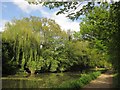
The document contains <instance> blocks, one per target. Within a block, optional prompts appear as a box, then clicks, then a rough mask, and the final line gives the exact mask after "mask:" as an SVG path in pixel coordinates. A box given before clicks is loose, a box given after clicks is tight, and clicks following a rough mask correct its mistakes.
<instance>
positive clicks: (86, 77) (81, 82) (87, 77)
mask: <svg viewBox="0 0 120 90" xmlns="http://www.w3.org/2000/svg"><path fill="white" fill-rule="evenodd" d="M100 74H101V72H100V71H96V72H92V73H89V74H81V77H80V78H79V79H78V80H72V81H66V82H63V83H62V84H61V85H60V86H59V88H82V87H83V86H85V85H86V84H88V83H89V82H90V81H91V80H94V79H96V78H97V77H98V76H99V75H100Z"/></svg>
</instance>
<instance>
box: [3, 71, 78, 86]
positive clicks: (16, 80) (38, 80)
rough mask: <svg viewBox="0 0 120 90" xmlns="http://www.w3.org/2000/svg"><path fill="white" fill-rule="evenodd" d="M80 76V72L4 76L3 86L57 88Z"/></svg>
mask: <svg viewBox="0 0 120 90" xmlns="http://www.w3.org/2000/svg"><path fill="white" fill-rule="evenodd" d="M78 78H80V72H65V73H44V74H43V73H41V74H37V75H34V76H30V77H25V76H9V77H2V88H57V87H58V86H59V85H60V84H62V83H63V82H64V81H68V80H75V79H78Z"/></svg>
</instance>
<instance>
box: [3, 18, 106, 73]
mask: <svg viewBox="0 0 120 90" xmlns="http://www.w3.org/2000/svg"><path fill="white" fill-rule="evenodd" d="M2 34H3V37H2V41H3V42H2V44H3V45H2V49H3V51H2V52H3V54H2V58H3V62H2V63H3V74H10V73H11V74H12V73H13V72H11V70H13V71H14V72H15V73H16V72H25V71H26V72H28V73H35V72H62V71H71V70H73V71H75V70H80V69H81V70H83V69H86V68H90V67H96V66H98V67H105V66H107V62H106V59H107V58H105V56H104V55H103V53H99V51H98V49H97V48H94V47H91V45H92V44H91V42H90V41H82V39H77V38H76V37H74V39H73V38H71V39H69V35H68V34H67V33H66V32H65V31H62V30H61V28H60V26H59V25H58V24H56V23H55V21H54V20H51V19H46V18H38V17H33V16H31V17H30V18H22V19H20V20H17V19H14V20H13V21H12V22H11V23H8V24H6V29H5V31H4V32H3V33H2ZM75 38H76V39H75ZM100 57H101V58H100Z"/></svg>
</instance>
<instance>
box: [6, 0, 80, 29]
mask: <svg viewBox="0 0 120 90" xmlns="http://www.w3.org/2000/svg"><path fill="white" fill-rule="evenodd" d="M8 1H9V2H13V3H14V4H15V5H17V6H18V7H19V8H20V9H21V10H22V11H24V12H25V13H28V14H31V12H32V11H34V10H39V12H40V13H41V14H42V16H43V17H47V18H51V19H54V20H55V21H56V22H57V23H58V24H59V25H60V26H61V28H62V29H64V30H66V31H67V30H68V29H71V30H74V31H79V22H75V21H74V22H72V21H71V20H69V19H67V18H66V17H65V15H64V14H61V15H56V11H55V12H48V11H46V10H45V9H44V7H42V6H41V5H30V4H28V2H26V1H25V0H8Z"/></svg>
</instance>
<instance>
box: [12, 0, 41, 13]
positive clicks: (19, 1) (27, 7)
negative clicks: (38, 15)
mask: <svg viewBox="0 0 120 90" xmlns="http://www.w3.org/2000/svg"><path fill="white" fill-rule="evenodd" d="M10 1H11V2H13V3H14V4H15V5H17V6H18V7H19V8H20V9H21V10H22V11H24V12H26V13H31V12H32V11H34V10H39V9H40V8H42V5H41V4H39V5H35V4H29V3H28V2H27V1H25V0H10Z"/></svg>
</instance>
